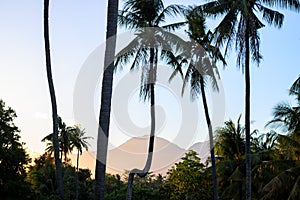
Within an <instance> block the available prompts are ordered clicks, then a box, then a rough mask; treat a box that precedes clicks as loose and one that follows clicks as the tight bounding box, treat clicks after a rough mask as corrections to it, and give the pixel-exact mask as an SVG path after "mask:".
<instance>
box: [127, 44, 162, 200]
mask: <svg viewBox="0 0 300 200" xmlns="http://www.w3.org/2000/svg"><path fill="white" fill-rule="evenodd" d="M156 67H157V54H156V52H155V50H154V49H151V52H150V78H149V80H150V83H149V84H150V115H151V128H150V139H149V146H148V155H147V161H146V164H145V167H144V169H142V170H140V169H133V170H131V171H130V173H129V177H128V185H127V193H126V200H131V199H132V184H133V179H134V175H135V174H137V175H138V176H139V177H145V176H146V175H147V174H148V172H149V170H150V167H151V164H152V158H153V149H154V137H155V94H154V92H155V90H154V84H155V83H154V82H155V78H154V76H155V74H156Z"/></svg>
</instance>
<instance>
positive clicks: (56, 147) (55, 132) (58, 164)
mask: <svg viewBox="0 0 300 200" xmlns="http://www.w3.org/2000/svg"><path fill="white" fill-rule="evenodd" d="M49 1H50V0H45V1H44V41H45V55H46V70H47V79H48V85H49V91H50V97H51V104H52V120H53V147H54V158H55V166H56V176H57V183H58V188H59V198H60V199H63V198H64V188H63V180H62V168H61V160H60V159H59V144H58V127H57V126H58V121H57V105H56V97H55V90H54V84H53V79H52V71H51V57H50V41H49Z"/></svg>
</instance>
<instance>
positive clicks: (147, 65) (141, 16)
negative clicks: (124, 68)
mask: <svg viewBox="0 0 300 200" xmlns="http://www.w3.org/2000/svg"><path fill="white" fill-rule="evenodd" d="M183 10H184V9H183V7H182V6H178V5H170V6H167V7H165V6H164V4H163V1H162V0H149V1H144V0H127V1H126V2H125V3H124V7H123V10H122V11H120V12H119V25H120V26H122V27H125V28H126V29H129V30H133V31H134V33H135V35H136V38H135V39H133V40H132V41H131V42H130V43H129V45H128V46H127V47H125V48H124V49H123V50H121V51H120V52H119V53H118V55H117V60H116V66H118V65H123V64H128V62H129V61H131V59H132V60H133V62H132V64H131V67H130V69H131V70H135V69H138V68H140V67H141V68H142V79H141V88H140V97H141V98H143V100H144V101H146V100H150V116H151V128H150V139H149V146H148V156H147V161H146V164H145V167H144V169H142V170H140V169H133V170H132V171H131V172H130V174H129V179H128V194H127V199H131V193H132V183H133V178H134V174H138V175H139V176H141V177H142V176H145V175H147V173H148V171H149V169H150V166H151V163H152V155H153V147H154V136H155V82H156V73H157V64H158V59H159V57H158V56H159V51H160V50H161V49H164V50H166V49H168V50H170V49H171V46H172V45H170V43H167V42H166V41H169V42H171V43H172V42H173V44H175V43H177V42H178V38H177V37H176V39H177V41H176V40H174V38H175V36H174V35H171V34H170V33H168V32H166V31H170V30H175V29H177V28H179V27H180V26H183V25H184V24H185V23H184V22H178V23H173V24H168V25H162V24H163V23H164V22H165V18H166V17H168V16H176V15H178V14H180V13H181V12H183Z"/></svg>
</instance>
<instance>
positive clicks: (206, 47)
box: [167, 7, 226, 199]
mask: <svg viewBox="0 0 300 200" xmlns="http://www.w3.org/2000/svg"><path fill="white" fill-rule="evenodd" d="M186 19H187V23H188V31H187V34H188V35H189V37H190V40H191V41H187V42H186V43H185V45H184V47H183V52H182V53H180V54H179V55H178V56H176V57H175V56H174V55H172V54H171V56H168V57H167V63H168V64H170V65H174V66H173V67H174V68H175V70H174V72H173V74H172V75H171V77H170V80H172V79H173V77H174V76H175V74H178V72H179V74H182V71H183V69H182V68H183V66H184V65H185V64H187V63H188V67H187V70H186V74H185V76H184V82H183V88H182V94H183V92H184V89H185V88H186V87H185V86H186V84H187V83H190V88H191V97H192V99H193V100H194V99H195V98H198V96H199V95H200V94H201V98H202V102H203V107H204V112H205V119H206V124H207V128H208V132H209V141H210V153H211V163H212V181H213V186H214V199H218V183H217V173H216V163H215V153H214V141H213V129H212V124H211V119H210V115H209V110H208V105H207V99H206V94H205V87H206V84H207V81H209V80H210V81H211V83H212V85H213V86H214V89H215V90H216V91H218V89H219V88H218V84H217V79H218V78H219V77H218V73H217V68H216V63H215V62H216V61H218V60H219V61H221V62H222V63H223V65H226V62H225V60H224V58H223V56H222V54H221V53H220V51H219V49H217V48H216V47H214V46H212V45H211V43H210V42H211V41H210V38H211V37H212V32H211V31H207V32H206V30H205V18H204V16H203V12H199V9H194V8H193V7H191V8H189V9H188V11H187V15H186Z"/></svg>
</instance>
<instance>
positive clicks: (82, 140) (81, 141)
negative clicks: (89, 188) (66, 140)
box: [71, 125, 91, 200]
mask: <svg viewBox="0 0 300 200" xmlns="http://www.w3.org/2000/svg"><path fill="white" fill-rule="evenodd" d="M84 134H85V132H84V130H82V129H81V128H80V126H78V125H76V126H75V129H74V131H73V141H72V147H71V149H73V148H76V149H77V159H76V160H77V161H76V180H75V181H76V197H75V198H76V200H77V199H78V171H79V157H80V155H81V154H82V150H83V149H85V150H88V145H89V143H88V142H87V141H86V140H87V139H91V137H86V136H84Z"/></svg>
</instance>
